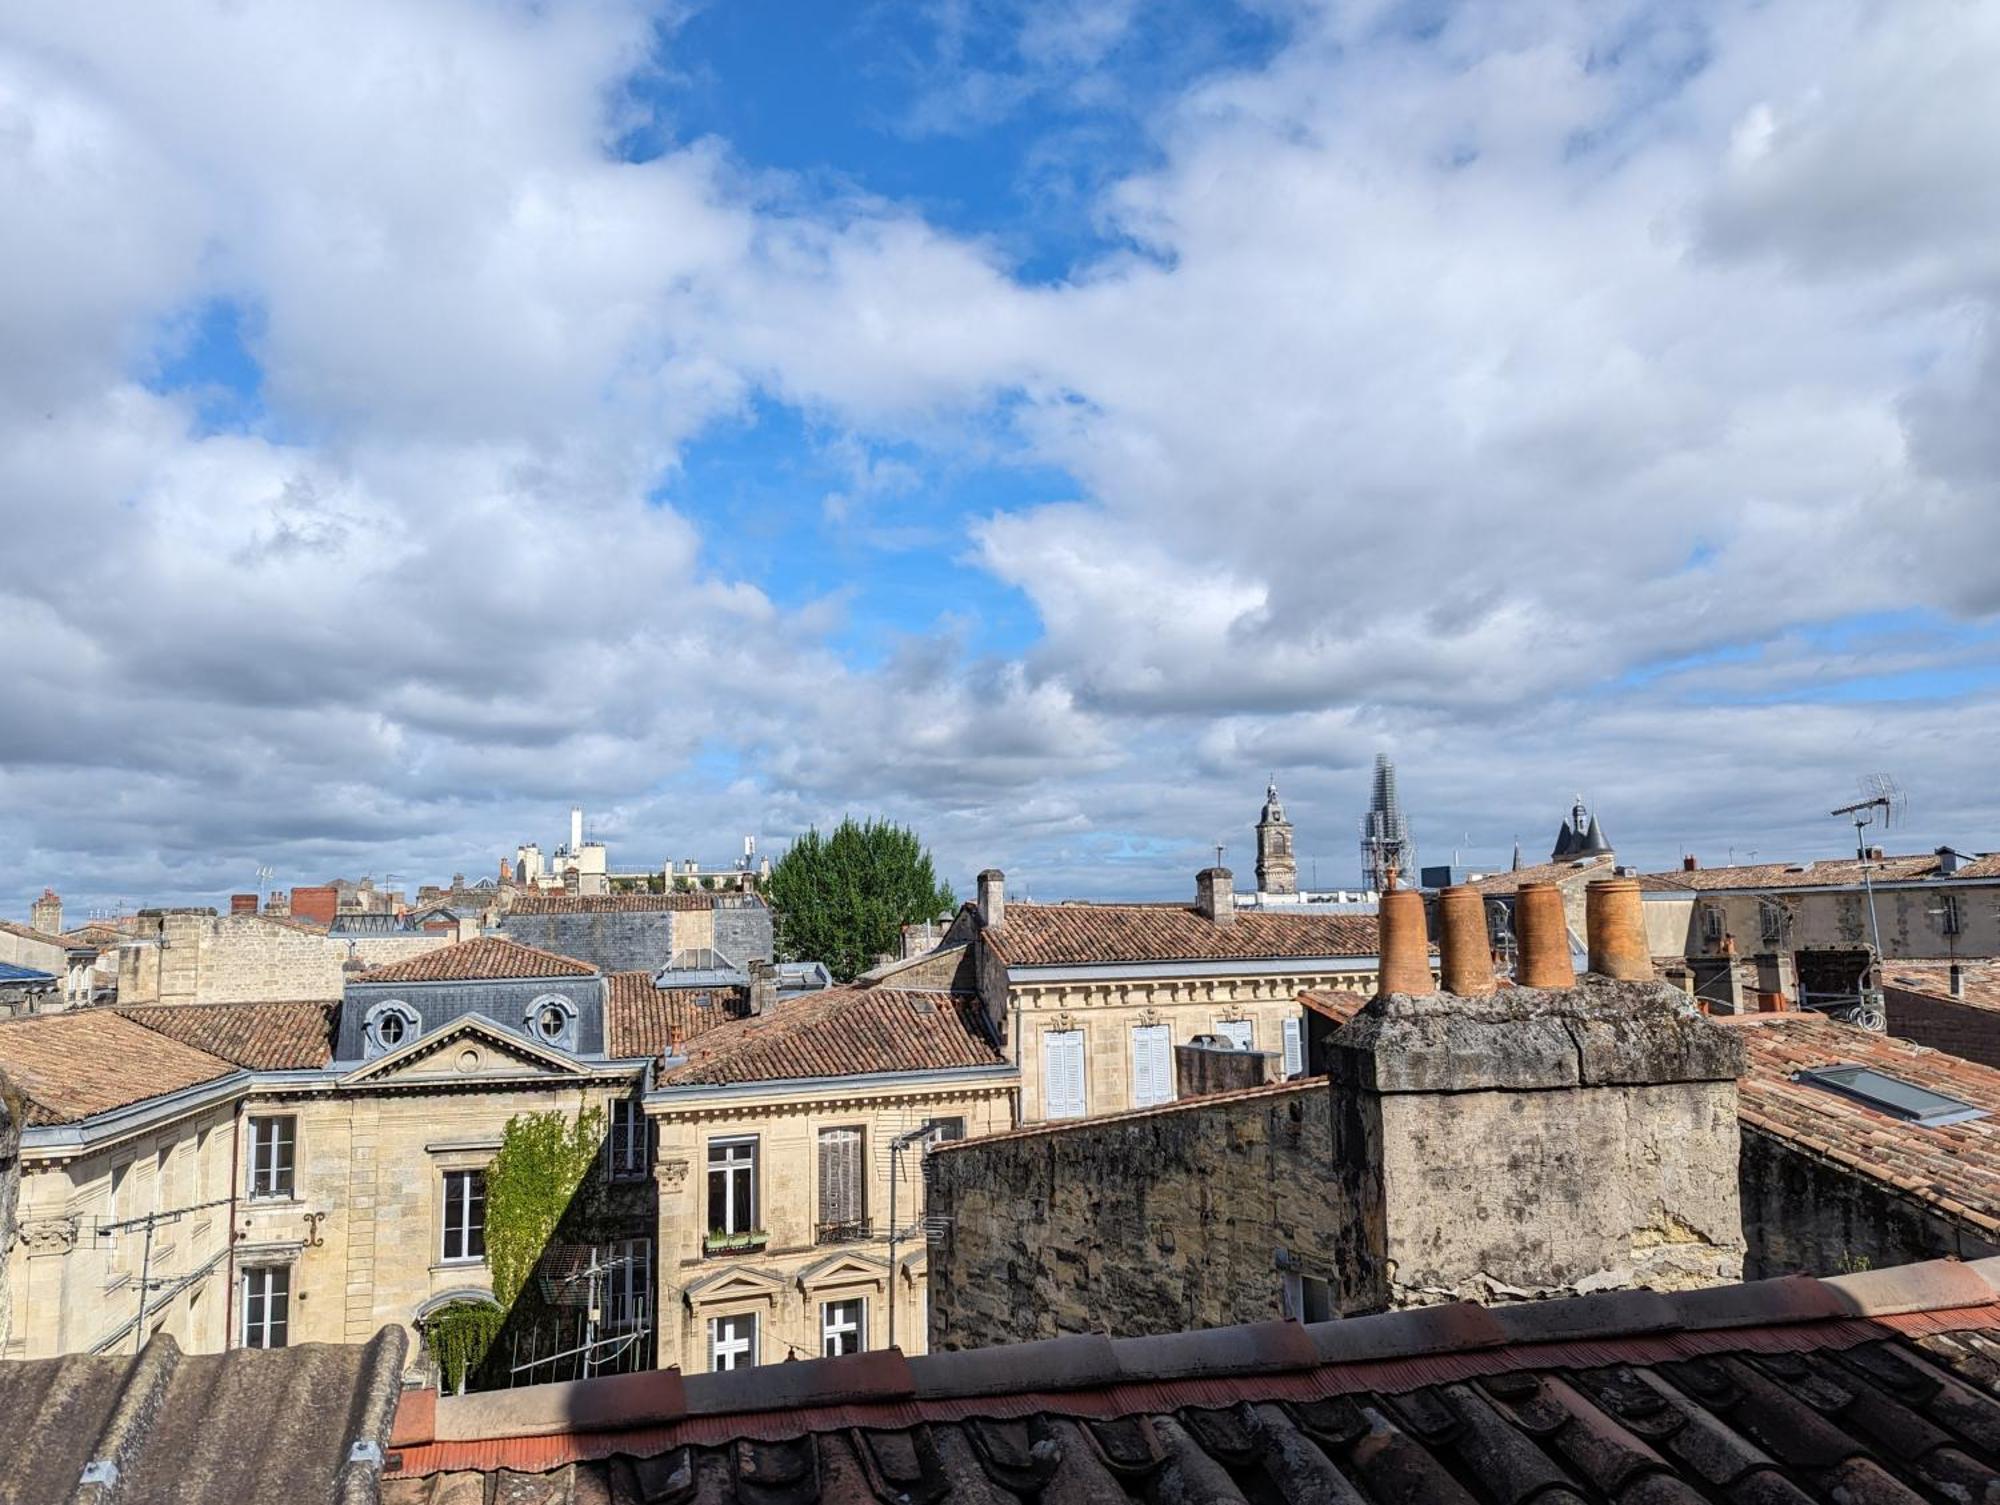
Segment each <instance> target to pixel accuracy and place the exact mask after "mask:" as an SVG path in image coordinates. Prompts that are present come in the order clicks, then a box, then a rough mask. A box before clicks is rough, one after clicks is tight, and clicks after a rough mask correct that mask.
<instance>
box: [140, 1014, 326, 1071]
mask: <svg viewBox="0 0 2000 1505" xmlns="http://www.w3.org/2000/svg"><path fill="white" fill-rule="evenodd" d="M118 1012H119V1013H120V1014H122V1015H123V1016H124V1017H125V1018H127V1019H130V1020H131V1021H132V1022H133V1023H135V1024H143V1025H145V1026H146V1028H147V1029H150V1030H153V1031H155V1032H157V1033H159V1034H162V1035H166V1036H169V1037H170V1038H172V1039H175V1040H178V1041H180V1042H181V1043H182V1044H183V1045H192V1046H194V1047H195V1048H196V1049H197V1050H205V1051H207V1052H208V1053H209V1054H210V1055H214V1056H220V1057H222V1059H223V1060H225V1061H230V1062H233V1063H235V1064H236V1065H238V1066H243V1067H247V1068H248V1069H250V1070H251V1071H306V1070H311V1069H312V1068H314V1067H318V1066H324V1065H325V1064H326V1063H327V1062H328V1061H330V1060H332V1059H333V1032H334V1029H335V1027H336V1026H337V1025H338V1024H339V1022H340V1005H339V1003H337V1002H334V1003H193V1004H162V1005H159V1006H157V1007H149V1008H128V1009H120V1010H119V1011H118Z"/></svg>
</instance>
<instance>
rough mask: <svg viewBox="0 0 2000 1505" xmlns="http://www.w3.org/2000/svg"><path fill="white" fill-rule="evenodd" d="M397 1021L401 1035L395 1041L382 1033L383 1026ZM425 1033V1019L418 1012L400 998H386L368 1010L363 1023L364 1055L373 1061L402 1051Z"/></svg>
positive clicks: (362, 1042)
mask: <svg viewBox="0 0 2000 1505" xmlns="http://www.w3.org/2000/svg"><path fill="white" fill-rule="evenodd" d="M391 1019H393V1020H395V1021H396V1022H397V1024H398V1025H399V1026H400V1027H401V1033H400V1034H398V1035H397V1037H396V1038H395V1039H393V1040H391V1039H389V1038H387V1037H386V1036H385V1035H384V1034H383V1033H382V1026H383V1025H384V1024H385V1023H387V1022H388V1021H389V1020H391ZM422 1031H423V1019H422V1018H421V1016H419V1015H418V1013H417V1011H416V1010H415V1009H414V1008H412V1007H411V1006H410V1005H409V1004H407V1003H405V1002H403V1000H402V999H400V998H385V999H383V1000H382V1002H380V1003H378V1004H376V1005H375V1006H374V1007H372V1008H371V1009H369V1010H368V1012H367V1014H366V1015H364V1016H363V1017H362V1021H361V1048H362V1054H363V1055H365V1056H367V1057H368V1058H369V1059H371V1060H373V1059H375V1058H376V1057H378V1056H386V1055H388V1054H390V1053H391V1052H393V1051H398V1050H401V1049H402V1048H403V1047H404V1046H405V1045H408V1044H409V1043H410V1042H411V1041H412V1040H415V1039H416V1038H417V1037H418V1035H420V1034H421V1033H422Z"/></svg>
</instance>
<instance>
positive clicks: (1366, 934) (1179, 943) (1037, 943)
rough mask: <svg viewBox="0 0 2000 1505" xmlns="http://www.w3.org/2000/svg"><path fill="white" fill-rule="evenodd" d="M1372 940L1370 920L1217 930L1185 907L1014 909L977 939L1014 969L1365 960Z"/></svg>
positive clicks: (1341, 918)
mask: <svg viewBox="0 0 2000 1505" xmlns="http://www.w3.org/2000/svg"><path fill="white" fill-rule="evenodd" d="M1375 934H1376V932H1375V917H1374V916H1373V915H1352V914H1338V915H1316V914H1289V913H1281V912H1277V911H1260V910H1239V911H1237V913H1236V915H1235V917H1234V918H1233V919H1232V920H1230V921H1229V922H1228V923H1227V924H1223V925H1218V924H1216V923H1214V922H1213V921H1212V920H1209V919H1207V918H1206V917H1205V916H1203V915H1202V913H1201V912H1200V911H1199V910H1197V909H1196V908H1195V907H1194V906H1193V905H1191V904H1015V903H1010V904H1008V906H1007V919H1006V923H1005V924H1004V925H1001V926H999V927H998V928H996V929H992V930H988V931H986V932H985V935H986V939H987V941H988V942H989V943H990V944H991V945H992V947H993V949H994V951H995V952H996V953H997V954H998V955H999V957H1000V959H1001V960H1002V961H1004V962H1005V963H1007V964H1008V965H1009V966H1015V967H1045V966H1081V965H1089V964H1092V963H1102V962H1157V961H1263V960H1294V959H1296V960H1300V961H1309V960H1314V959H1318V958H1323V957H1341V958H1348V957H1368V956H1373V955H1374V954H1375Z"/></svg>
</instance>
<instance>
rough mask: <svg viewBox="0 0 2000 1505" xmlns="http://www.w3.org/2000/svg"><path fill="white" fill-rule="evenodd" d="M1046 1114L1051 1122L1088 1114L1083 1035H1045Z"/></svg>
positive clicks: (1075, 1031) (1079, 1032) (1076, 1031)
mask: <svg viewBox="0 0 2000 1505" xmlns="http://www.w3.org/2000/svg"><path fill="white" fill-rule="evenodd" d="M1042 1112H1043V1115H1044V1116H1045V1117H1048V1118H1081V1117H1083V1114H1084V1094H1083V1031H1082V1030H1080V1029H1051V1030H1044V1031H1042Z"/></svg>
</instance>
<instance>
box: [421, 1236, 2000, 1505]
mask: <svg viewBox="0 0 2000 1505" xmlns="http://www.w3.org/2000/svg"><path fill="white" fill-rule="evenodd" d="M1996 1292H2000V1270H1996V1269H1995V1267H1994V1266H1993V1264H1992V1263H1991V1262H1981V1263H1978V1264H1972V1265H1959V1264H1949V1263H1937V1264H1925V1265H1916V1266H1911V1267H1909V1268H1907V1269H1900V1270H1884V1271H1872V1272H1868V1273H1864V1274H1855V1275H1844V1276H1839V1277H1835V1278H1832V1279H1827V1280H1799V1281H1781V1282H1765V1283H1759V1284H1750V1285H1740V1286H1731V1287H1726V1288H1722V1289H1710V1290H1702V1291H1682V1292H1674V1293H1655V1292H1635V1293H1630V1294H1627V1295H1621V1296H1617V1297H1610V1298H1607V1297H1601V1296H1598V1297H1589V1296H1586V1297H1572V1298H1569V1299H1566V1300H1557V1301H1545V1302H1529V1303H1522V1304H1519V1305H1515V1306H1511V1307H1502V1308H1495V1309H1492V1310H1482V1309H1480V1308H1477V1307H1466V1306H1451V1307H1443V1308H1437V1309H1431V1310H1423V1311H1409V1312H1392V1313H1385V1314H1383V1315H1380V1316H1374V1317H1360V1318H1352V1319H1348V1320H1346V1321H1337V1322H1316V1323H1306V1324H1297V1323H1282V1324H1280V1323H1262V1324H1257V1325H1252V1326H1242V1327H1228V1328H1221V1329H1217V1330H1213V1331H1209V1332H1199V1333H1180V1334H1172V1335H1169V1336H1164V1337H1154V1338H1121V1339H1109V1338H1104V1337H1099V1336H1078V1337H1070V1338H1061V1339H1057V1340H1055V1341H1054V1342H1050V1343H1037V1344H1027V1345H1020V1346H1015V1347H1004V1348H987V1349H978V1350H973V1351H970V1352H963V1353H933V1354H930V1355H929V1356H927V1357H921V1358H908V1359H906V1358H904V1357H902V1356H901V1355H899V1354H870V1355H867V1356H866V1357H864V1358H836V1359H814V1360H808V1361H805V1362H802V1363H798V1364H790V1365H785V1366H783V1367H781V1368H779V1369H777V1370H774V1371H760V1372H759V1373H757V1374H755V1375H738V1374H707V1375H701V1374H696V1375H688V1376H685V1377H682V1376H677V1375H623V1376H614V1377H611V1378H607V1379H598V1380H587V1381H583V1382H581V1383H579V1384H576V1385H566V1386H560V1387H549V1388H548V1390H547V1392H546V1393H542V1392H537V1391H516V1392H512V1393H510V1394H507V1395H501V1396H467V1397H463V1398H452V1397H437V1396H434V1395H431V1394H428V1393H415V1394H407V1395H405V1396H404V1398H403V1403H402V1406H401V1407H400V1409H399V1410H398V1411H397V1414H396V1423H395V1429H394V1431H393V1432H392V1434H391V1437H390V1442H389V1449H388V1457H389V1462H388V1466H387V1469H386V1471H385V1474H386V1477H385V1482H384V1484H383V1490H382V1498H383V1500H384V1501H385V1502H386V1505H451V1502H459V1501H465V1502H483V1501H489V1500H490V1501H505V1502H507V1505H572V1502H577V1501H585V1500H590V1501H597V1500H612V1501H624V1500H658V1501H662V1502H695V1501H699V1502H701V1505H773V1502H776V1501H783V1502H786V1505H816V1502H826V1505H833V1502H840V1505H848V1502H863V1501H866V1502H871V1505H872V1502H881V1501H892V1502H893V1501H906V1502H911V1505H916V1502H943V1501H951V1502H953V1505H1013V1502H1019V1501H1029V1500H1035V1501H1042V1502H1046V1505H1064V1502H1072V1501H1074V1502H1092V1505H1123V1502H1126V1501H1145V1502H1148V1505H1158V1502H1162V1501H1190V1502H1192V1501H1212V1502H1240V1501H1246V1500H1249V1501H1258V1502H1268V1505H1329V1502H1332V1505H1355V1502H1374V1505H1525V1502H1528V1501H1536V1502H1542V1505H1585V1502H1589V1505H1609V1502H1614V1501H1615V1502H1618V1505H1667V1502H1687V1505H1694V1502H1698V1501H1722V1500H1727V1501H1732V1502H1739V1505H1751V1502H1771V1505H1777V1502H1791V1505H1814V1502H1827V1505H1832V1502H1836V1501H1838V1502H1845V1505H1858V1502H1862V1501H1876V1500H1879V1501H1891V1500H1894V1501H1900V1502H1916V1501H1934V1502H1944V1501H1954V1502H1956V1501H1964V1500H1971V1499H1980V1498H1983V1497H1986V1496H1988V1495H1990V1493H1991V1491H1992V1490H1993V1489H1994V1487H1995V1485H1996V1484H2000V1450H1996V1442H2000V1401H1996V1399H1995V1397H1994V1365H1993V1359H1992V1354H1993V1353H1994V1352H1995V1348H1996V1339H1997V1338H2000V1302H1996V1299H1995V1298H1996Z"/></svg>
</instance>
